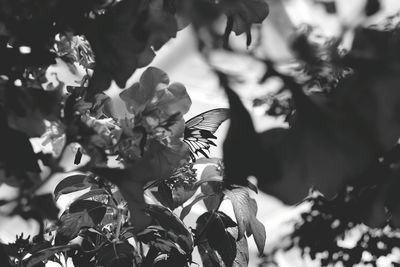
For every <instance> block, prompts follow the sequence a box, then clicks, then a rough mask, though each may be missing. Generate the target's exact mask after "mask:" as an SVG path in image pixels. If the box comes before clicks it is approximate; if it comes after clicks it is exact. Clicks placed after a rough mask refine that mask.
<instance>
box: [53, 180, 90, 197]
mask: <svg viewBox="0 0 400 267" xmlns="http://www.w3.org/2000/svg"><path fill="white" fill-rule="evenodd" d="M93 185H94V184H92V183H90V180H89V178H88V176H87V175H85V174H76V175H71V176H68V177H66V178H64V179H63V180H62V181H61V182H59V183H58V184H57V186H56V188H55V189H54V198H55V200H56V201H57V200H58V198H59V197H60V196H61V195H63V194H69V193H72V192H76V191H79V190H83V189H86V188H89V187H91V186H93Z"/></svg>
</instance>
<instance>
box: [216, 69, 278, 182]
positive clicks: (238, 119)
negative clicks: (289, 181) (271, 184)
mask: <svg viewBox="0 0 400 267" xmlns="http://www.w3.org/2000/svg"><path fill="white" fill-rule="evenodd" d="M227 79H228V77H227V76H226V75H224V74H220V81H221V85H222V86H223V87H224V89H225V92H226V94H227V96H228V100H229V105H230V110H231V121H230V125H229V129H228V132H227V134H226V138H225V141H224V146H223V154H224V157H223V160H224V166H225V176H226V181H227V182H228V183H230V184H238V185H243V186H247V184H248V181H247V177H248V176H250V175H254V176H256V177H257V178H259V179H261V177H263V176H262V175H264V173H263V171H264V169H263V168H262V167H263V166H265V164H266V163H265V162H268V164H269V165H274V164H276V160H275V159H273V158H271V157H270V156H269V155H268V154H267V153H265V151H264V150H263V147H262V144H261V140H260V139H261V138H260V137H259V135H258V134H257V133H256V131H255V129H254V126H253V123H252V120H251V117H250V114H249V113H248V111H247V110H246V108H245V107H244V105H243V103H242V101H241V100H240V98H239V96H238V95H237V94H236V93H235V92H234V91H233V90H232V89H231V88H230V86H229V84H228V80H227ZM239 151H240V152H239ZM243 155H245V157H243ZM273 175H274V173H273V172H272V173H271V174H270V176H271V177H273Z"/></svg>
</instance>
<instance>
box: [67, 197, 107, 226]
mask: <svg viewBox="0 0 400 267" xmlns="http://www.w3.org/2000/svg"><path fill="white" fill-rule="evenodd" d="M106 210H107V208H106V206H105V205H104V204H103V203H100V202H97V201H93V200H76V201H74V202H72V204H71V205H70V206H69V212H70V213H79V212H82V211H87V213H88V214H89V216H90V218H91V219H92V221H93V222H94V223H95V224H99V223H100V222H101V221H102V220H103V218H104V215H105V213H106Z"/></svg>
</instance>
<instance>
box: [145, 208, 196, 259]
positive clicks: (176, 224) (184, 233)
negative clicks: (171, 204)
mask: <svg viewBox="0 0 400 267" xmlns="http://www.w3.org/2000/svg"><path fill="white" fill-rule="evenodd" d="M146 212H147V213H148V214H149V215H150V216H151V217H152V218H153V219H155V220H156V221H157V222H158V224H159V225H160V226H162V227H163V228H164V229H165V230H167V231H170V232H172V233H173V234H175V235H177V238H176V240H174V241H175V242H177V243H178V244H179V245H180V246H181V247H182V249H183V250H184V251H185V252H186V254H190V253H191V251H192V250H193V238H192V235H191V233H190V232H189V230H188V229H187V227H186V226H185V225H184V224H183V222H182V221H181V220H179V218H178V217H176V215H175V214H173V213H172V211H170V210H169V209H167V208H165V207H163V206H159V205H148V206H147V208H146Z"/></svg>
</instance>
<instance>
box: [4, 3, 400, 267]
mask: <svg viewBox="0 0 400 267" xmlns="http://www.w3.org/2000/svg"><path fill="white" fill-rule="evenodd" d="M322 2H323V3H322V4H323V5H325V7H326V8H327V10H328V11H329V12H330V13H335V12H336V7H335V6H334V2H329V1H322ZM379 9H380V2H379V1H377V0H374V1H372V0H371V1H367V2H366V6H365V9H364V11H363V12H364V14H362V15H360V16H361V17H368V16H371V15H373V14H375V13H376V12H378V11H379ZM268 13H269V7H268V5H267V4H266V2H265V1H263V0H247V1H245V0H229V1H228V0H220V1H211V0H150V1H149V0H104V1H100V0H91V1H78V0H73V1H71V0H68V1H67V0H53V1H50V0H47V1H39V0H0V57H1V59H2V60H1V62H0V146H1V149H0V171H1V174H0V182H1V183H4V184H7V185H10V186H13V187H16V188H17V189H18V191H19V194H18V196H17V197H16V198H14V199H7V200H5V199H3V200H1V201H0V204H1V205H2V206H4V207H11V208H10V210H9V212H8V214H7V215H10V216H11V215H18V216H21V217H22V218H24V219H34V220H36V221H38V222H39V225H40V230H39V233H38V234H37V235H36V236H35V237H34V238H32V239H31V238H24V237H23V235H21V236H18V237H17V239H16V241H15V243H12V244H1V250H0V257H1V259H0V260H1V261H8V262H9V265H14V266H43V265H44V263H45V262H46V261H48V260H51V261H55V262H59V263H60V264H61V263H62V264H64V263H63V261H66V260H67V259H68V258H71V259H72V260H73V262H74V264H75V265H76V266H152V265H156V266H170V265H172V264H173V265H174V266H188V265H189V264H190V263H191V262H192V258H191V257H192V256H191V255H192V252H193V249H194V248H195V247H197V248H198V250H199V252H200V255H201V258H202V261H203V264H204V265H205V266H245V265H247V263H248V248H247V240H246V238H247V237H249V236H251V235H253V237H254V239H255V243H256V245H257V248H258V250H259V253H260V254H262V253H263V252H264V245H265V239H266V236H265V228H264V226H263V224H262V223H261V222H260V221H259V220H258V219H257V218H256V214H257V205H256V202H255V200H254V199H252V198H251V197H250V194H249V190H253V191H257V188H256V187H255V186H254V185H253V184H251V183H249V181H248V180H247V178H248V176H251V175H254V176H256V177H257V178H258V185H259V187H260V189H261V190H263V191H265V192H267V193H270V194H272V195H274V196H277V197H278V198H279V199H281V200H282V201H284V202H285V203H289V204H293V203H298V202H299V201H301V200H303V198H304V197H306V195H307V192H308V191H309V189H310V188H314V187H315V188H316V189H317V190H319V191H321V193H322V194H323V195H324V196H325V197H322V196H321V195H318V194H315V193H314V194H313V195H311V196H310V197H309V198H308V200H307V201H309V202H310V203H311V204H312V205H311V206H312V208H311V211H310V212H308V213H305V214H303V215H302V217H303V219H304V222H302V223H299V224H298V225H297V228H296V230H295V231H294V233H293V234H292V235H291V236H290V240H291V241H292V243H291V245H290V246H289V247H291V246H299V247H300V248H302V249H303V250H304V251H305V252H308V253H309V254H310V255H311V256H312V257H317V258H320V259H321V263H322V264H324V265H325V264H331V263H336V262H339V261H341V262H342V263H343V264H345V265H346V264H354V263H359V262H363V258H362V257H361V256H362V255H361V256H360V253H361V254H362V253H363V252H368V253H370V254H371V255H372V260H370V261H371V262H374V261H375V260H376V258H377V257H379V256H381V255H388V253H389V252H390V251H391V250H392V248H394V247H395V246H397V244H398V235H397V233H395V232H396V229H397V228H396V227H398V226H399V222H400V221H399V218H400V217H399V213H398V212H399V209H398V197H397V194H396V193H397V190H398V186H399V184H400V183H399V182H398V175H399V170H398V166H399V165H398V164H399V145H398V140H399V136H400V121H399V116H398V114H397V113H398V106H399V91H398V90H397V84H398V83H399V54H398V53H399V52H398V51H399V49H398V45H399V38H398V36H399V35H398V23H397V22H396V19H395V16H394V17H391V18H389V19H388V21H387V22H385V23H384V24H382V25H376V26H375V27H369V28H365V27H361V26H355V27H354V28H351V27H350V29H347V28H346V27H343V28H346V30H351V31H353V33H354V41H353V44H352V47H351V49H350V50H349V51H344V50H342V49H340V44H341V41H342V37H343V36H344V34H345V33H344V32H343V33H342V36H339V37H338V38H335V39H330V38H327V39H323V40H322V42H319V43H318V42H316V41H315V39H316V38H315V37H316V36H315V35H314V29H313V28H312V27H305V28H303V29H300V30H298V31H297V35H296V36H294V38H293V40H292V41H291V50H292V53H293V55H294V57H295V58H296V61H297V65H296V67H295V68H291V69H290V70H289V71H286V72H285V71H281V70H280V69H279V62H273V61H271V60H270V59H269V58H263V57H261V56H260V53H258V49H260V46H262V43H261V42H257V43H255V44H254V45H253V46H251V42H252V39H253V35H254V34H255V33H256V34H261V33H260V32H257V31H256V29H255V28H253V27H252V26H253V25H254V24H260V23H261V22H263V20H264V19H265V18H266V17H267V15H268ZM283 17H284V16H282V18H283ZM221 18H222V19H223V20H224V23H225V27H224V30H223V31H221V30H220V29H219V28H218V25H219V24H220V21H221ZM189 24H191V25H192V27H193V29H194V32H195V34H196V37H197V41H198V48H199V52H200V53H201V54H202V55H203V56H204V59H205V60H206V62H207V63H209V64H210V67H211V69H212V70H213V71H214V73H215V75H216V77H217V78H218V79H219V82H220V85H221V87H222V88H223V89H224V90H225V92H226V94H227V97H228V101H229V104H230V110H229V112H228V110H227V109H213V110H210V111H206V112H204V113H201V114H199V115H198V116H196V117H194V118H192V119H190V120H188V121H185V119H184V118H183V116H184V115H185V114H186V113H187V112H188V110H189V109H190V107H191V99H190V97H189V94H188V93H187V91H186V88H185V86H184V85H183V84H181V83H178V82H170V79H169V77H168V75H167V74H166V73H165V72H164V71H162V70H160V69H158V68H155V67H147V68H146V69H145V70H144V72H143V73H142V75H141V77H140V78H139V80H138V81H137V82H135V83H134V84H132V85H131V86H129V87H128V88H125V89H123V91H121V93H120V94H119V98H120V100H121V101H123V102H124V104H125V109H126V114H124V115H123V116H121V114H116V113H115V112H114V111H113V109H112V107H113V105H112V100H111V99H110V98H109V97H108V96H107V94H106V93H105V91H106V90H107V89H108V88H109V87H110V85H111V83H112V81H114V82H115V83H116V85H118V86H119V87H121V88H124V87H126V85H127V80H128V79H129V78H130V77H131V76H132V74H133V73H134V72H135V70H136V69H138V68H142V67H146V66H148V65H149V64H150V63H151V61H152V60H153V58H154V57H155V56H156V52H157V51H158V50H159V49H160V48H161V47H163V46H164V44H165V43H166V42H167V41H168V40H170V39H171V38H174V37H176V35H177V32H178V31H179V30H181V29H183V28H184V27H186V26H187V25H189ZM232 32H233V33H234V34H236V35H240V34H245V35H246V45H247V50H245V51H239V50H237V49H236V48H235V47H233V46H231V43H230V40H229V39H230V35H231V33H232ZM317 39H318V38H317ZM320 41H321V40H320ZM221 50H224V51H225V52H226V53H232V54H241V55H243V56H244V57H249V58H251V59H252V60H254V62H257V63H262V64H263V65H264V74H263V75H261V76H260V77H258V78H259V80H260V84H265V83H266V82H268V81H269V80H270V79H278V80H280V81H281V83H282V88H280V90H278V92H276V93H275V94H272V95H271V94H269V95H265V96H263V97H260V98H259V99H255V100H254V103H255V105H258V106H264V107H265V106H266V114H269V115H272V116H284V117H285V121H286V122H287V124H288V127H286V128H274V129H269V130H267V131H266V132H263V133H257V132H256V130H255V127H254V126H253V123H252V119H251V116H250V114H249V112H248V110H247V108H246V107H245V105H244V104H243V103H242V100H241V98H240V97H239V96H238V95H237V93H236V91H235V87H236V86H237V85H238V81H239V80H240V78H241V77H234V75H232V74H231V73H229V71H226V70H223V69H222V68H219V67H218V66H217V65H215V64H213V61H212V56H213V53H214V52H220V51H221ZM54 64H63V65H64V66H66V67H67V68H68V70H69V71H71V72H72V73H75V74H77V73H79V72H80V71H81V72H83V74H82V75H81V76H82V80H80V81H76V82H75V84H74V86H71V85H68V86H66V84H64V82H61V81H60V80H59V79H58V77H57V76H56V75H55V77H52V78H50V76H51V75H50V76H49V73H48V70H49V69H50V68H51V66H52V65H54ZM228 118H230V126H229V130H228V133H227V136H226V139H225V142H224V148H223V150H224V158H223V159H214V158H211V159H208V158H207V157H208V153H207V152H208V150H209V148H210V146H212V145H215V143H214V142H213V141H212V139H215V138H216V137H215V135H214V133H215V131H216V130H217V129H218V127H219V126H220V125H221V124H222V123H223V122H224V121H225V120H227V119H228ZM34 137H42V138H44V140H45V141H44V144H50V146H51V148H52V151H51V153H49V154H47V153H44V152H39V153H36V152H35V151H34V149H33V147H32V144H31V141H30V138H34ZM70 147H75V149H76V156H75V159H74V163H75V165H77V166H76V169H75V170H74V171H75V172H74V173H67V172H66V171H65V170H63V168H62V167H61V166H60V165H61V164H60V163H61V161H62V159H63V156H64V154H65V151H66V150H67V149H69V148H70ZM199 155H201V156H205V157H206V158H201V159H198V156H199ZM81 161H82V163H81ZM111 162H115V163H116V164H118V165H119V168H116V167H110V163H111ZM200 164H206V166H205V168H204V170H203V171H202V172H201V173H197V167H198V165H200ZM55 173H64V179H63V180H62V181H61V182H60V183H59V184H58V185H57V186H56V188H55V190H54V200H55V201H57V200H58V199H59V198H61V197H63V196H67V197H69V196H70V194H71V193H73V194H74V195H75V197H74V199H73V201H72V203H70V204H69V206H68V207H67V209H65V210H63V211H62V212H61V214H59V213H60V211H59V209H58V208H57V207H56V205H55V201H54V200H53V196H52V195H37V193H38V191H39V189H40V188H41V187H42V186H43V185H44V184H45V183H46V182H47V181H48V180H49V179H51V178H52V177H53V176H54V174H55ZM349 186H350V187H349ZM348 188H352V190H348ZM145 196H146V198H147V197H149V198H151V199H152V201H153V203H152V204H148V203H147V202H146V201H145ZM225 199H226V200H229V201H230V202H231V204H232V207H233V211H234V214H235V217H234V218H230V217H229V216H227V215H226V214H224V213H222V212H221V211H219V207H220V205H221V202H222V201H223V200H225ZM200 201H203V202H204V204H205V207H206V209H207V212H206V213H204V214H202V215H201V216H199V218H198V219H197V224H196V229H190V228H188V227H187V226H186V225H185V224H184V223H183V219H184V218H185V217H186V216H187V215H188V214H189V213H190V212H191V209H192V207H194V205H196V204H197V203H198V202H200ZM181 206H183V209H182V211H181V213H180V214H179V217H178V216H177V215H176V214H175V213H174V212H175V209H177V208H178V207H181ZM371 207H373V208H371ZM336 220H338V222H339V223H337V221H336ZM388 222H389V225H390V227H389V226H387V224H388ZM361 224H367V225H369V226H370V227H371V228H365V229H366V230H365V229H364V230H363V231H364V232H363V237H362V239H360V241H359V243H357V245H356V247H355V248H354V249H353V250H352V251H351V253H349V251H348V248H345V247H343V246H340V244H338V243H337V242H336V241H337V238H338V236H343V235H344V234H345V233H346V232H347V231H350V230H354V229H353V227H354V226H356V225H361ZM382 225H385V227H382ZM377 226H378V227H380V229H376V228H375V227H377ZM310 229H311V230H313V231H318V232H319V233H320V235H319V236H318V238H320V239H317V240H315V239H313V234H311V233H310ZM322 237H323V238H322ZM378 239H379V241H378ZM379 242H383V247H382V246H381V245H379ZM325 252H327V253H325ZM320 254H323V255H322V256H321V255H320ZM364 263H365V261H364Z"/></svg>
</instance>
